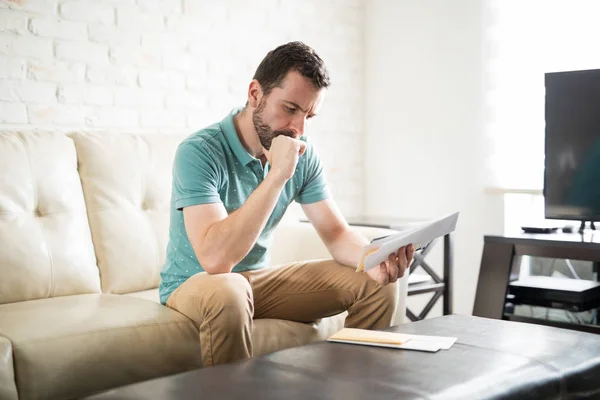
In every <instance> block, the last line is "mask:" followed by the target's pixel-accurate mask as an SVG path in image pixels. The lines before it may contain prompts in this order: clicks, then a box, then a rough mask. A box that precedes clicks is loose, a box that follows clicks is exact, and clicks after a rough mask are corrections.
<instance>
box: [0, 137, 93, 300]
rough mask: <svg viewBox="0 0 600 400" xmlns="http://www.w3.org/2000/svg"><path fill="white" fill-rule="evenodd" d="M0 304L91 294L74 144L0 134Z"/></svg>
mask: <svg viewBox="0 0 600 400" xmlns="http://www.w3.org/2000/svg"><path fill="white" fill-rule="evenodd" d="M0 186H1V189H0V243H2V251H0V276H1V278H0V304H2V303H12V302H17V301H23V300H32V299H40V298H47V297H54V296H66V295H72V294H80V293H98V292H99V291H100V278H99V276H98V268H97V267H96V259H95V257H94V249H93V246H92V240H91V236H90V230H89V226H88V221H87V216H86V209H85V203H84V199H83V193H82V190H81V182H80V180H79V175H78V174H77V158H76V155H75V147H74V146H73V142H72V141H71V140H70V139H69V138H67V137H66V136H65V135H63V134H59V133H49V132H30V133H19V132H0Z"/></svg>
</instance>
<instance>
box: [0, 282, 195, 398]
mask: <svg viewBox="0 0 600 400" xmlns="http://www.w3.org/2000/svg"><path fill="white" fill-rule="evenodd" d="M0 336H4V337H6V338H7V339H9V340H10V341H11V343H12V348H13V357H14V365H15V376H16V381H17V388H18V391H19V398H20V399H37V398H71V397H79V396H83V395H86V394H89V393H92V392H97V391H100V390H105V389H108V388H112V387H116V386H120V385H125V384H128V383H132V382H136V381H141V380H145V379H150V378H154V377H158V376H162V375H167V374H172V373H177V372H181V371H185V370H190V369H194V368H199V367H201V355H200V345H199V341H198V331H197V329H196V327H195V326H194V324H193V323H192V322H191V321H190V320H189V319H187V318H186V317H185V316H183V315H181V314H179V313H177V312H175V311H173V310H170V309H168V308H166V307H164V306H162V305H160V304H157V303H154V302H151V301H147V300H143V299H139V298H134V297H129V296H119V295H110V294H86V295H74V296H65V297H55V298H50V299H40V300H31V301H24V302H19V303H11V304H4V305H0Z"/></svg>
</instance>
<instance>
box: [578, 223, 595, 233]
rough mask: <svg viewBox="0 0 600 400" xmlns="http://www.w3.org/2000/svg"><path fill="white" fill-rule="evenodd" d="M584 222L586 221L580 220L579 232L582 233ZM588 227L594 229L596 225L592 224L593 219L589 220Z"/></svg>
mask: <svg viewBox="0 0 600 400" xmlns="http://www.w3.org/2000/svg"><path fill="white" fill-rule="evenodd" d="M585 222H586V221H581V225H579V233H582V232H584V231H585ZM590 229H591V230H593V231H595V230H596V225H595V224H594V221H590Z"/></svg>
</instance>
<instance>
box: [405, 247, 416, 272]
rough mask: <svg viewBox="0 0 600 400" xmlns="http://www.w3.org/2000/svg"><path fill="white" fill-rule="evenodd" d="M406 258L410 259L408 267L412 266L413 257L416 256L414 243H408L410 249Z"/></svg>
mask: <svg viewBox="0 0 600 400" xmlns="http://www.w3.org/2000/svg"><path fill="white" fill-rule="evenodd" d="M406 253H407V254H406V259H407V260H408V265H407V268H408V267H410V264H411V263H412V260H413V258H414V257H415V245H414V244H410V245H408V250H407V251H406Z"/></svg>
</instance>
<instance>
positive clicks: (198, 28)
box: [0, 0, 364, 214]
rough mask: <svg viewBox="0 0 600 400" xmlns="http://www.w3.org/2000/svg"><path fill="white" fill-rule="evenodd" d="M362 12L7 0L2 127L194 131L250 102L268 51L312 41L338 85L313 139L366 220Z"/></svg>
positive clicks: (326, 6)
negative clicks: (254, 81) (249, 90)
mask: <svg viewBox="0 0 600 400" xmlns="http://www.w3.org/2000/svg"><path fill="white" fill-rule="evenodd" d="M363 14H364V4H363V0H327V1H324V0H260V1H256V2H247V1H244V0H220V1H217V0H19V1H16V0H0V129H33V128H42V129H53V130H61V131H69V130H74V129H79V130H111V131H117V132H121V131H123V132H125V131H127V132H173V133H175V132H177V133H191V132H193V131H196V130H198V129H200V128H202V127H204V126H206V125H208V124H210V123H213V122H215V121H217V120H220V119H221V118H223V117H224V116H225V115H226V113H227V112H228V111H229V110H230V109H231V108H232V107H236V106H241V105H243V104H244V103H245V100H246V91H247V85H248V83H249V82H250V80H251V79H252V74H253V73H254V70H255V69H256V67H257V65H258V63H259V62H260V60H261V59H262V58H263V57H264V55H265V54H266V52H267V51H269V50H271V49H272V48H274V47H275V46H277V45H279V44H282V43H285V42H287V41H290V40H302V41H304V42H306V43H307V44H309V45H311V46H313V47H314V48H315V49H316V50H317V51H318V52H319V54H320V55H321V56H322V57H323V58H324V59H325V62H326V63H327V64H328V66H329V69H330V72H331V77H332V81H333V86H332V88H331V90H330V92H329V93H328V95H327V96H326V100H325V104H324V106H323V109H322V112H321V115H320V116H319V117H318V118H316V119H315V121H314V122H312V123H311V126H310V128H309V129H310V130H309V135H310V136H311V137H312V139H313V141H314V142H315V143H316V145H317V147H318V149H319V152H320V153H321V156H322V158H323V162H324V164H325V167H326V169H327V174H328V177H329V180H330V182H331V185H332V190H333V192H334V195H335V197H336V199H337V201H338V203H339V204H340V206H341V208H342V211H344V212H345V213H347V214H358V213H361V212H362V211H363V200H362V199H363V187H364V186H363V171H362V168H361V166H362V160H363V152H362V145H363V134H364V126H363V124H364V122H363V108H364V104H363V100H362V99H363V94H362V84H363V79H364V76H363V75H364V70H363V61H364V60H363V54H364V48H363V31H364V26H363ZM341 122H343V123H341Z"/></svg>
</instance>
